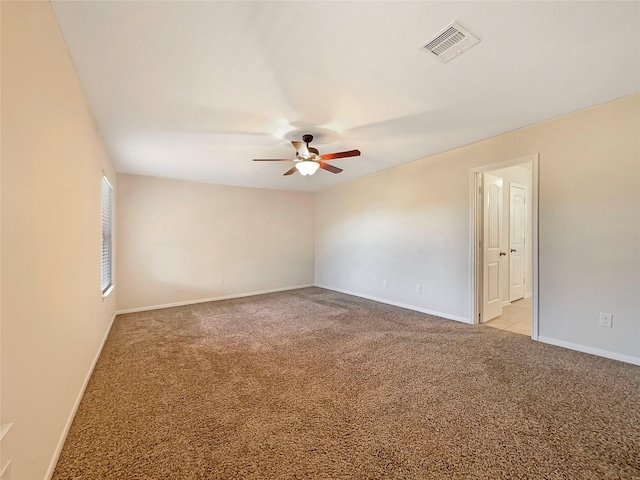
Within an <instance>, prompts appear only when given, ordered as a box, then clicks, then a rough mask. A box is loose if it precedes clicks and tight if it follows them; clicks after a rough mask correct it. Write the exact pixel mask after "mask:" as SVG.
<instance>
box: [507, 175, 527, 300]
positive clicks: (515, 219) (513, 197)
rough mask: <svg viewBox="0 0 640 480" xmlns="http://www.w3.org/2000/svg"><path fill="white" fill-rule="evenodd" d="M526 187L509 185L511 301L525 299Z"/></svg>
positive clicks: (514, 184)
mask: <svg viewBox="0 0 640 480" xmlns="http://www.w3.org/2000/svg"><path fill="white" fill-rule="evenodd" d="M524 202H525V187H523V186H522V185H518V184H517V183H513V182H511V183H509V301H510V302H513V301H515V300H518V299H520V298H523V297H524V283H525V282H524V265H525V263H524V262H525V255H524V239H525V234H526V218H525V217H526V215H525V204H524Z"/></svg>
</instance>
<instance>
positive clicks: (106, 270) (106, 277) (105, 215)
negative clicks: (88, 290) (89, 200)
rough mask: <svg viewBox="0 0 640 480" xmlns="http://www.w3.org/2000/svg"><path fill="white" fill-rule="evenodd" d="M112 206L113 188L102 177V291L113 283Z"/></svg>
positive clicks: (105, 290)
mask: <svg viewBox="0 0 640 480" xmlns="http://www.w3.org/2000/svg"><path fill="white" fill-rule="evenodd" d="M112 206H113V188H111V184H110V183H109V180H107V177H102V293H103V294H105V293H107V290H109V289H110V288H111V286H112V285H113V279H112V276H111V272H112V263H113V256H112V252H113V249H112V246H111V230H112V228H111V223H112V220H111V211H112Z"/></svg>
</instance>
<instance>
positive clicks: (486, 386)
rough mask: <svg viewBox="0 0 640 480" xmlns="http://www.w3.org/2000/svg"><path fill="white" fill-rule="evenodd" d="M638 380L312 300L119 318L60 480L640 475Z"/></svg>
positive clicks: (359, 304) (504, 337) (320, 297)
mask: <svg viewBox="0 0 640 480" xmlns="http://www.w3.org/2000/svg"><path fill="white" fill-rule="evenodd" d="M639 394H640V367H637V366H633V365H628V364H624V363H620V362H616V361H613V360H607V359H604V358H598V357H594V356H591V355H587V354H581V353H577V352H572V351H569V350H565V349H561V348H557V347H553V346H549V345H544V344H540V343H536V342H533V341H532V340H531V339H529V338H527V337H525V336H523V335H518V334H514V333H509V332H505V331H500V330H496V329H493V328H490V327H486V326H475V327H474V326H469V325H464V324H461V323H458V322H453V321H448V320H443V319H440V318H436V317H431V316H429V315H424V314H421V313H417V312H412V311H409V310H403V309H400V308H396V307H391V306H386V305H382V304H379V303H376V302H372V301H368V300H364V299H360V298H357V297H352V296H348V295H343V294H339V293H335V292H331V291H328V290H323V289H320V288H308V289H302V290H295V291H290V292H283V293H276V294H269V295H261V296H256V297H251V298H244V299H237V300H227V301H221V302H213V303H206V304H199V305H191V306H185V307H177V308H170V309H165V310H157V311H152V312H143V313H135V314H128V315H121V316H119V317H118V318H117V319H116V321H115V323H114V326H113V329H112V331H111V333H110V335H109V338H108V341H107V343H106V345H105V347H104V350H103V352H102V355H101V357H100V359H99V361H98V365H97V367H96V369H95V372H94V374H93V377H92V378H91V381H90V383H89V386H88V388H87V391H86V393H85V396H84V398H83V400H82V404H81V405H80V408H79V410H78V413H77V416H76V418H75V421H74V423H73V426H72V428H71V431H70V433H69V436H68V438H67V442H66V444H65V447H64V450H63V452H62V455H61V457H60V461H59V463H58V466H57V469H56V471H55V475H54V477H53V478H54V479H56V480H61V479H91V480H97V479H119V480H127V479H158V480H160V479H163V480H164V479H166V480H174V479H175V480H177V479H223V478H224V479H240V478H242V479H245V478H246V479H258V478H261V479H262V478H265V479H272V478H273V479H302V478H305V479H306V478H310V479H316V478H327V479H328V478H344V479H347V478H349V479H375V478H416V479H447V478H451V479H457V478H465V479H549V480H550V479H579V480H588V479H625V480H629V479H638V478H640V400H639Z"/></svg>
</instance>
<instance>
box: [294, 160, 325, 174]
mask: <svg viewBox="0 0 640 480" xmlns="http://www.w3.org/2000/svg"><path fill="white" fill-rule="evenodd" d="M319 167H320V164H319V163H318V162H314V161H313V160H303V161H301V162H298V163H296V168H297V169H298V171H299V172H300V173H301V174H302V175H313V174H314V173H316V170H318V168H319Z"/></svg>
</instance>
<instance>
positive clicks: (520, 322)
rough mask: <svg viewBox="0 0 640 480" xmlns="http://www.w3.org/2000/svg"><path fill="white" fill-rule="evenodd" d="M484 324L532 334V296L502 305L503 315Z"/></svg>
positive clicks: (523, 333)
mask: <svg viewBox="0 0 640 480" xmlns="http://www.w3.org/2000/svg"><path fill="white" fill-rule="evenodd" d="M484 325H486V326H488V327H493V328H498V329H500V330H507V331H508V332H513V333H520V334H522V335H528V336H531V297H529V298H522V299H520V300H516V301H515V302H512V303H511V304H509V305H507V306H506V307H502V315H500V316H499V317H496V318H494V319H492V320H489V321H488V322H485V323H484Z"/></svg>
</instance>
